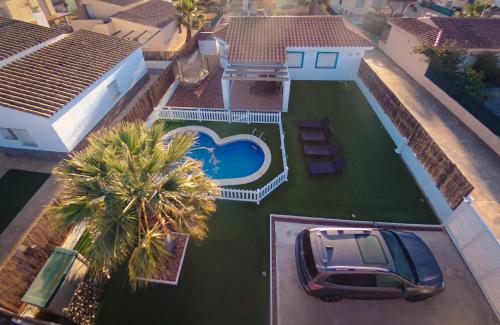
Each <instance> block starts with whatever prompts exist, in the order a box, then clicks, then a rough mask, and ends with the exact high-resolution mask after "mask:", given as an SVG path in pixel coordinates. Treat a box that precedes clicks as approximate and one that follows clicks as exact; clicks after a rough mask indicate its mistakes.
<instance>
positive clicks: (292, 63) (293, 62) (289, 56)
mask: <svg viewBox="0 0 500 325" xmlns="http://www.w3.org/2000/svg"><path fill="white" fill-rule="evenodd" d="M286 63H287V65H288V67H289V68H302V67H303V66H304V52H286Z"/></svg>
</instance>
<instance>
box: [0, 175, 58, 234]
mask: <svg viewBox="0 0 500 325" xmlns="http://www.w3.org/2000/svg"><path fill="white" fill-rule="evenodd" d="M49 176H50V174H43V173H35V172H28V171H23V170H17V169H11V170H9V171H8V172H7V173H5V174H4V175H3V177H2V178H1V179H0V207H1V212H0V233H2V231H4V229H5V228H7V226H8V225H9V223H10V222H11V221H12V220H13V219H14V218H15V217H16V215H17V214H18V213H19V211H21V209H22V208H23V207H24V205H25V204H26V203H27V202H28V201H29V200H30V199H31V197H32V196H33V194H35V192H36V191H37V190H38V189H39V188H40V186H42V185H43V183H44V182H45V181H46V180H47V178H49Z"/></svg>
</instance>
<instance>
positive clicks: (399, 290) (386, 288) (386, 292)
mask: <svg viewBox="0 0 500 325" xmlns="http://www.w3.org/2000/svg"><path fill="white" fill-rule="evenodd" d="M375 280H376V284H377V286H376V288H375V298H377V299H394V298H403V297H404V287H405V284H404V282H403V281H402V280H401V279H400V278H398V277H397V276H394V275H391V274H377V275H375Z"/></svg>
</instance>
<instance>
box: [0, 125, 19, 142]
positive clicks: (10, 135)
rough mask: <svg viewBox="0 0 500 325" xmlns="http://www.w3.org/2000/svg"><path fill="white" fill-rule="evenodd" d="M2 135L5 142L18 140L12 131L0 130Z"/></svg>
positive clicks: (7, 129)
mask: <svg viewBox="0 0 500 325" xmlns="http://www.w3.org/2000/svg"><path fill="white" fill-rule="evenodd" d="M0 134H1V135H2V138H4V139H5V140H17V136H16V134H15V133H14V130H12V129H9V128H0Z"/></svg>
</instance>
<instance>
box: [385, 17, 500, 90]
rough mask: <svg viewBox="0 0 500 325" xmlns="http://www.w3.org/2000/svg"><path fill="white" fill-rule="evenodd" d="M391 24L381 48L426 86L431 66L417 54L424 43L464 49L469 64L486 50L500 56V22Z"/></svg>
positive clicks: (434, 20) (393, 21) (410, 20)
mask: <svg viewBox="0 0 500 325" xmlns="http://www.w3.org/2000/svg"><path fill="white" fill-rule="evenodd" d="M388 23H389V28H390V29H389V30H388V31H386V33H384V35H386V38H384V39H382V40H380V42H379V47H380V48H381V49H382V51H384V52H385V53H386V54H387V55H388V56H389V57H390V58H391V59H392V60H393V61H394V62H396V63H397V64H398V65H399V66H400V67H402V68H403V69H404V70H405V71H406V72H408V74H409V75H410V76H412V77H413V78H414V79H415V80H416V81H418V82H419V83H421V84H422V85H424V87H425V84H426V83H427V82H429V81H428V79H427V78H426V77H425V72H426V71H427V68H428V67H429V65H428V64H427V63H426V62H425V61H424V59H425V57H424V56H423V55H420V54H415V53H413V49H414V48H415V47H416V46H418V45H419V44H421V43H424V44H428V45H436V46H453V47H456V48H457V49H461V50H464V51H466V53H467V54H468V57H467V60H468V61H469V62H472V61H473V60H474V54H477V53H480V52H483V51H493V52H498V53H500V37H499V36H498V35H500V19H496V18H455V17H453V18H451V17H420V18H394V19H389V20H388Z"/></svg>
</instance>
